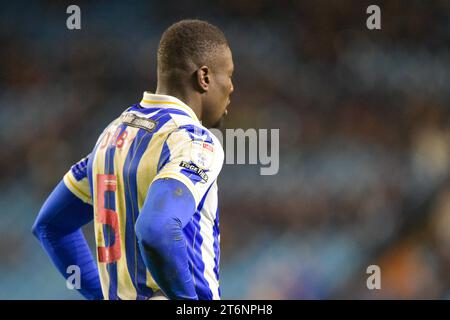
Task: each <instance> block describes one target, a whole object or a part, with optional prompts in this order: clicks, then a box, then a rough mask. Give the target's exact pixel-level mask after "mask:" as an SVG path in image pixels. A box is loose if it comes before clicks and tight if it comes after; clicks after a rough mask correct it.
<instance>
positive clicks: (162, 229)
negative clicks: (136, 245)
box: [135, 216, 182, 250]
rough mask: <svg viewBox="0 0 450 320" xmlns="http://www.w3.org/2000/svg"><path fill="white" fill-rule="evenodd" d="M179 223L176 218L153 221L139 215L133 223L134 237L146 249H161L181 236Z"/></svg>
mask: <svg viewBox="0 0 450 320" xmlns="http://www.w3.org/2000/svg"><path fill="white" fill-rule="evenodd" d="M180 224H181V223H179V222H178V221H176V219H164V220H163V221H155V220H152V219H145V218H142V217H141V216H140V217H139V218H138V219H137V221H136V225H135V232H136V237H137V239H138V240H139V242H140V243H141V244H142V245H143V246H144V247H145V248H148V249H154V250H160V249H161V250H162V249H164V248H167V247H168V246H169V245H170V244H171V243H173V242H174V241H177V240H180V238H181V237H182V230H181V225H180Z"/></svg>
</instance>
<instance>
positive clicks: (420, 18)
mask: <svg viewBox="0 0 450 320" xmlns="http://www.w3.org/2000/svg"><path fill="white" fill-rule="evenodd" d="M70 4H77V5H79V6H80V8H81V24H82V29H81V30H74V31H71V30H68V29H67V28H66V19H67V17H68V16H69V15H68V14H66V8H67V6H68V5H70ZM370 4H376V5H379V6H380V8H381V20H382V29H381V30H373V31H371V30H368V29H367V28H366V19H367V17H368V14H366V8H367V6H368V5H370ZM183 18H200V19H205V20H208V21H210V22H212V23H213V24H216V25H217V26H219V27H220V28H221V29H222V30H223V31H224V32H225V34H226V36H227V37H228V39H229V42H230V46H231V48H232V50H233V55H234V64H235V76H234V88H235V93H234V94H233V97H232V105H231V106H230V108H229V111H230V112H229V117H228V119H227V121H226V122H225V127H226V128H243V129H247V128H256V129H259V128H262V129H279V130H280V170H279V172H278V174H277V175H273V176H261V175H260V174H259V172H260V166H257V165H225V166H224V169H223V171H222V174H221V177H220V179H219V188H220V210H221V243H222V256H221V287H222V294H223V298H232V299H240V298H250V299H253V298H264V299H304V298H309V299H329V298H345V299H347V298H375V299H376V298H402V299H412V298H433V299H436V298H449V297H450V182H449V164H450V117H449V115H450V105H449V101H450V86H449V85H450V81H449V80H450V72H449V70H450V51H449V43H450V1H445V0H442V1H386V2H384V1H323V0H320V1H318V0H316V1H276V2H275V1H248V0H227V1H225V0H222V1H214V2H213V1H206V0H205V1H186V2H181V1H179V2H174V1H168V0H166V1H74V2H65V1H1V2H0V48H1V49H0V121H1V125H0V145H1V148H0V155H1V156H0V168H1V169H0V208H2V210H1V214H0V298H3V299H12V298H23V299H43V298H50V299H77V298H80V296H79V295H78V294H77V293H76V292H73V291H70V290H67V289H66V287H65V282H64V281H63V278H62V277H61V276H60V275H59V274H58V273H57V271H56V269H54V268H53V266H52V265H51V264H50V262H49V260H48V259H47V257H46V256H45V254H44V252H43V250H41V248H40V247H39V245H38V243H37V241H36V240H35V239H34V238H33V237H32V235H31V232H30V229H31V225H32V223H33V221H34V218H35V216H36V214H37V213H38V211H39V208H40V206H41V204H42V203H43V201H44V200H45V198H46V196H47V195H48V193H49V192H50V191H51V189H52V188H53V187H54V186H55V185H56V184H57V183H58V181H59V180H60V179H61V178H62V176H63V175H64V173H65V172H66V171H67V170H68V169H69V168H70V166H71V164H72V163H74V162H75V161H77V160H79V159H80V158H82V157H83V156H84V155H86V154H88V153H89V152H90V150H91V149H92V147H93V145H94V143H95V141H96V139H97V137H98V135H99V134H100V133H101V131H102V130H103V128H104V127H105V126H106V125H107V124H108V123H109V122H110V121H111V120H112V119H113V118H115V117H116V116H117V115H119V114H120V113H121V112H122V110H123V109H125V108H126V107H128V106H129V105H131V104H133V103H136V102H138V101H140V99H141V95H142V92H143V91H144V90H155V87H156V70H155V67H156V49H157V45H158V42H159V38H160V36H161V34H162V32H163V31H164V30H165V29H166V28H167V27H168V26H169V25H170V24H172V23H173V22H175V21H177V20H179V19H183ZM86 234H87V236H88V238H89V239H90V241H92V239H93V236H92V226H88V227H87V228H86ZM371 264H377V265H379V266H380V268H381V274H382V289H381V290H374V291H371V290H368V289H367V288H366V279H367V277H368V275H367V274H366V268H367V267H368V266H369V265H371Z"/></svg>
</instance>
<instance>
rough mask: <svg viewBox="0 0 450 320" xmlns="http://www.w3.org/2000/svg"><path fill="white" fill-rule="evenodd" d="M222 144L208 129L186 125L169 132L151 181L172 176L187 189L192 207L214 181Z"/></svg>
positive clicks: (220, 159) (222, 156) (217, 173)
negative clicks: (193, 201) (192, 201)
mask: <svg viewBox="0 0 450 320" xmlns="http://www.w3.org/2000/svg"><path fill="white" fill-rule="evenodd" d="M223 160H224V152H223V148H222V145H221V144H220V142H219V141H218V139H217V138H216V137H214V136H213V135H212V133H211V132H209V131H208V130H206V129H204V128H201V127H199V126H195V125H186V126H183V127H180V128H178V129H177V130H175V131H174V132H172V133H171V134H170V135H169V136H168V138H167V140H166V141H165V143H164V145H163V150H162V153H161V157H160V161H159V165H158V172H157V175H156V176H155V178H154V180H153V181H155V180H157V179H162V178H172V179H176V180H178V181H180V182H182V183H183V184H184V185H186V187H187V188H188V189H189V190H190V191H191V193H192V195H193V197H194V199H195V204H196V206H198V205H199V203H200V201H201V199H202V198H203V196H204V195H205V194H206V192H207V191H208V189H209V188H210V187H211V185H212V184H213V183H214V182H215V181H216V179H217V177H218V175H219V173H220V171H221V169H222V165H223Z"/></svg>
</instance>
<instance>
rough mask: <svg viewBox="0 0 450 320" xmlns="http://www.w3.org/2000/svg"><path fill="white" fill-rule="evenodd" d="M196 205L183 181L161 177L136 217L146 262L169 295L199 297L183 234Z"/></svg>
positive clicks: (179, 297) (174, 297) (185, 297)
mask: <svg viewBox="0 0 450 320" xmlns="http://www.w3.org/2000/svg"><path fill="white" fill-rule="evenodd" d="M195 207H196V206H195V200H194V197H193V196H192V194H191V192H190V191H189V190H188V189H187V187H186V186H185V185H184V184H183V183H181V182H180V181H178V180H175V179H159V180H156V181H154V182H153V183H152V185H151V187H150V189H149V191H148V194H147V198H146V200H145V202H144V205H143V207H142V210H141V212H140V214H139V217H138V219H137V221H136V225H135V229H136V235H137V238H138V240H139V246H140V249H141V254H142V257H143V259H144V262H145V264H146V266H147V268H148V270H149V271H150V273H151V274H152V276H153V278H154V279H155V281H156V283H157V284H158V286H159V287H160V288H161V290H162V291H163V292H164V294H165V295H166V296H167V297H168V298H169V299H197V294H196V292H195V286H194V283H193V279H192V274H191V272H190V270H189V262H188V261H189V260H188V254H187V248H186V241H185V238H184V234H183V228H184V227H185V226H186V224H187V223H188V222H189V221H190V219H191V217H192V216H193V214H194V213H195Z"/></svg>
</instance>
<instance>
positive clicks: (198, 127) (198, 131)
mask: <svg viewBox="0 0 450 320" xmlns="http://www.w3.org/2000/svg"><path fill="white" fill-rule="evenodd" d="M172 119H173V122H174V124H175V128H174V131H176V132H182V133H185V136H186V137H188V138H189V140H191V141H198V142H204V143H206V144H210V145H211V146H213V147H214V148H217V149H218V150H219V151H221V152H222V153H223V148H222V144H221V143H220V140H219V139H218V138H217V137H216V136H215V135H214V133H213V132H212V131H211V130H209V129H208V128H206V127H205V126H203V125H202V124H201V123H200V122H199V121H197V120H196V119H193V118H191V117H188V116H182V115H172Z"/></svg>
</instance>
